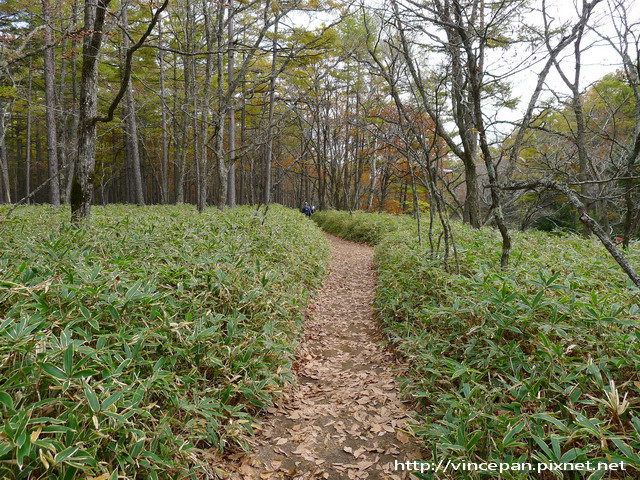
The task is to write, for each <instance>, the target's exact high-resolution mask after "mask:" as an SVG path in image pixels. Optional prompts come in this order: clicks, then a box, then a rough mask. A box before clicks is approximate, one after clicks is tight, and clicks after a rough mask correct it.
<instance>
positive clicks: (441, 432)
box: [332, 214, 640, 479]
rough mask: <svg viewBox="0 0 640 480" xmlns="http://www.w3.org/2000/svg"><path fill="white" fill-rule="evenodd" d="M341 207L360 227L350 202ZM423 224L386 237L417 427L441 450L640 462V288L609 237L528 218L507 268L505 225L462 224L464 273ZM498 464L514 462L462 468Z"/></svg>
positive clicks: (385, 296) (384, 252) (440, 453)
mask: <svg viewBox="0 0 640 480" xmlns="http://www.w3.org/2000/svg"><path fill="white" fill-rule="evenodd" d="M332 215H339V216H341V218H340V219H337V218H333V219H332V221H333V222H335V223H336V224H337V223H340V222H343V224H342V225H343V227H342V228H345V229H348V227H346V226H345V225H346V224H347V223H348V218H347V217H348V215H346V214H332ZM372 217H373V215H372ZM374 223H375V221H374ZM415 228H416V227H415V226H409V227H407V226H406V219H399V220H398V227H397V229H395V231H393V229H389V230H390V232H391V233H389V234H388V235H386V236H384V235H383V240H382V241H381V242H380V243H379V244H378V246H377V248H376V257H375V258H376V265H377V268H378V270H379V274H380V278H379V286H378V291H377V300H376V305H377V308H378V310H379V311H380V312H381V316H382V318H383V320H384V323H385V329H386V332H387V334H388V336H389V337H390V338H391V339H392V341H393V342H394V343H395V344H396V345H397V347H398V348H399V350H400V351H401V352H402V354H404V356H405V357H406V359H407V361H408V363H409V365H410V375H409V376H410V378H407V379H406V380H405V386H406V389H407V392H408V393H410V394H411V395H412V397H413V398H415V399H416V400H417V401H418V402H419V404H420V409H419V410H420V413H419V415H418V424H417V425H416V427H415V433H416V434H417V435H418V436H419V437H420V438H421V439H422V441H423V442H424V444H425V446H426V447H427V451H429V452H431V454H430V455H431V456H430V458H428V459H427V460H429V461H436V462H439V461H440V459H443V458H444V459H446V460H451V461H452V462H479V461H496V462H531V463H534V464H535V463H536V462H545V463H548V462H556V463H558V462H574V463H578V462H584V461H586V460H594V459H595V460H596V461H597V459H601V460H602V461H605V462H606V461H608V460H611V461H616V460H623V461H624V462H625V463H627V464H628V465H629V469H631V468H632V467H635V468H640V456H639V455H638V453H637V452H638V450H639V449H640V416H639V412H638V409H639V406H638V404H637V401H636V400H635V399H637V398H638V396H639V394H640V378H639V372H640V328H639V323H638V322H639V320H640V308H639V307H638V298H639V297H638V295H639V292H638V290H637V289H636V288H635V287H634V286H633V285H632V284H631V282H630V281H628V279H627V277H626V276H625V275H624V274H623V273H622V271H621V270H620V269H619V267H618V265H617V264H615V262H614V261H613V260H612V259H610V257H609V255H608V254H607V252H606V251H605V250H604V248H602V247H601V245H600V244H599V243H598V242H597V240H595V239H585V238H583V237H580V236H577V235H566V236H557V235H553V236H551V235H548V234H545V233H543V232H527V233H516V232H514V236H515V238H514V250H513V256H512V264H511V266H510V267H509V268H508V269H507V270H506V271H501V270H500V269H499V257H500V243H499V242H500V240H499V235H498V234H497V233H496V232H495V231H493V230H491V229H483V230H474V229H471V228H469V227H467V226H465V225H459V224H456V225H454V230H455V233H456V239H457V245H458V251H459V253H460V260H461V264H462V265H461V266H462V270H463V273H462V274H460V275H457V274H451V273H446V272H445V271H444V270H443V269H442V268H441V263H440V262H435V261H433V260H432V259H431V258H430V257H429V252H428V250H427V248H426V247H425V248H420V247H418V246H417V241H416V234H415ZM638 247H639V246H638V245H634V246H633V248H632V251H631V252H630V254H629V256H630V258H631V260H632V261H633V262H634V264H636V265H640V248H638ZM625 396H626V400H627V401H628V402H629V404H628V405H626V404H624V401H623V399H624V398H625ZM583 474H584V472H583ZM604 474H605V472H604V471H600V472H598V473H594V474H593V475H591V476H590V478H592V479H597V478H602V477H601V475H604ZM628 475H629V476H628V477H627V478H635V476H636V475H637V472H634V471H633V470H631V471H628ZM489 476H494V477H498V476H500V474H499V473H498V472H493V473H491V472H485V473H484V474H482V475H481V474H480V473H479V472H475V473H474V472H466V473H462V472H458V473H457V474H456V476H455V477H452V478H485V477H489ZM558 476H559V478H562V474H559V475H558ZM424 478H431V477H424ZM501 478H504V479H508V478H513V479H521V478H541V477H538V476H537V474H525V473H522V472H516V471H514V472H503V473H502V474H501ZM545 478H546V477H545ZM564 478H583V477H582V476H580V475H579V474H578V473H576V472H574V473H569V472H567V473H565V474H564ZM616 478H618V477H616Z"/></svg>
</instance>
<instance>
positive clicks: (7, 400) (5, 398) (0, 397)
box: [0, 392, 13, 410]
mask: <svg viewBox="0 0 640 480" xmlns="http://www.w3.org/2000/svg"><path fill="white" fill-rule="evenodd" d="M0 403H2V404H3V405H4V406H6V407H7V408H8V409H9V410H13V399H12V398H11V396H10V395H9V394H8V393H7V392H0Z"/></svg>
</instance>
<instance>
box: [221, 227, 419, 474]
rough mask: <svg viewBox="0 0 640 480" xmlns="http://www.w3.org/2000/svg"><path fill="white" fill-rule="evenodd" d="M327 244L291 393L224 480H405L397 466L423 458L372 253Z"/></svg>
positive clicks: (361, 247)
mask: <svg viewBox="0 0 640 480" xmlns="http://www.w3.org/2000/svg"><path fill="white" fill-rule="evenodd" d="M328 238H329V241H330V243H331V254H332V258H331V265H330V268H329V275H328V277H327V279H326V280H325V283H324V286H323V288H322V290H321V292H320V293H319V294H318V295H317V296H316V298H315V301H314V302H313V304H312V305H310V306H309V309H308V312H309V314H308V315H307V317H308V318H307V322H306V324H305V334H304V338H303V339H302V342H301V345H300V349H299V351H298V361H297V362H296V364H295V370H296V374H297V376H298V386H297V387H296V388H295V389H292V391H291V392H288V393H287V395H286V396H285V398H284V399H283V401H282V402H281V404H280V405H279V406H278V407H274V408H271V409H269V414H268V416H267V417H266V418H265V419H264V423H263V424H262V427H261V431H260V432H259V434H258V435H257V436H256V438H254V439H253V440H252V443H253V449H252V452H251V453H250V454H249V455H247V456H244V457H241V458H240V461H239V464H238V465H237V466H236V468H235V470H236V473H234V474H232V476H231V477H230V478H233V479H238V480H245V479H246V480H249V479H251V480H253V479H267V480H270V479H274V480H275V479H293V480H307V479H329V480H338V479H371V480H378V479H390V480H391V479H393V480H400V479H405V478H408V475H407V473H406V472H402V471H396V469H395V461H398V462H406V461H412V460H417V459H419V458H421V457H420V451H419V448H418V447H417V445H416V444H415V442H414V441H413V439H412V438H410V437H409V435H407V434H406V433H405V431H406V426H407V423H408V421H409V420H410V418H409V409H408V408H407V407H405V405H404V404H403V403H402V401H401V399H400V394H399V391H398V384H397V382H396V381H395V378H397V377H398V376H399V375H400V374H401V370H400V366H399V365H398V363H397V361H396V359H395V357H394V355H393V353H391V352H389V351H388V349H385V348H384V347H383V346H382V345H381V342H382V340H383V338H382V335H381V333H380V329H379V326H378V323H377V321H376V317H375V312H374V309H373V306H372V305H373V291H374V288H375V285H376V276H375V271H374V266H373V249H372V248H371V247H368V246H366V245H361V244H357V243H353V242H348V241H346V240H343V239H340V238H337V237H334V236H331V235H328Z"/></svg>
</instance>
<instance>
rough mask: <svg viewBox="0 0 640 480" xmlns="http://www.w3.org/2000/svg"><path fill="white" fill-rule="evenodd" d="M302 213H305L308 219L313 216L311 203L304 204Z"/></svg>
mask: <svg viewBox="0 0 640 480" xmlns="http://www.w3.org/2000/svg"><path fill="white" fill-rule="evenodd" d="M300 211H301V212H302V213H304V214H305V215H306V216H307V217H310V216H311V207H310V206H309V203H307V202H304V205H303V206H302V208H301V209H300Z"/></svg>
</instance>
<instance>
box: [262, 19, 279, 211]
mask: <svg viewBox="0 0 640 480" xmlns="http://www.w3.org/2000/svg"><path fill="white" fill-rule="evenodd" d="M278 23H279V22H278V19H277V18H276V22H275V24H274V27H273V52H272V56H271V79H270V80H269V125H268V126H267V151H266V155H265V159H266V165H265V175H264V203H265V204H266V205H269V204H270V203H271V183H272V182H271V164H272V162H273V114H274V107H275V97H276V65H277V63H276V62H277V60H278V57H277V55H278Z"/></svg>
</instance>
